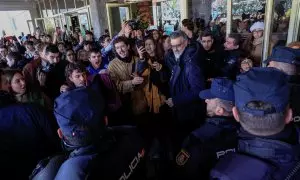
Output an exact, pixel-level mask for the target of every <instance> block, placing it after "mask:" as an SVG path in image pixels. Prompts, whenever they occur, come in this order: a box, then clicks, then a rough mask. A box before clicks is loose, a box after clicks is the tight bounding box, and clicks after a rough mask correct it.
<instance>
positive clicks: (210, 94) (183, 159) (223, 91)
mask: <svg viewBox="0 0 300 180" xmlns="http://www.w3.org/2000/svg"><path fill="white" fill-rule="evenodd" d="M200 98H202V99H205V102H206V104H207V106H206V111H207V116H208V118H207V119H206V121H205V123H204V124H203V125H202V126H201V127H200V128H199V129H197V130H195V131H193V132H192V133H191V134H190V135H189V136H188V137H187V138H186V140H185V141H184V143H183V146H182V149H181V152H180V153H178V155H177V157H176V163H177V166H178V170H179V172H180V174H179V177H180V178H179V179H185V180H197V179H201V178H204V179H208V178H209V172H210V170H211V168H213V166H214V165H215V164H216V162H217V161H218V160H219V159H220V158H221V157H222V156H223V155H225V154H226V153H227V152H235V150H236V146H237V134H236V131H237V126H238V124H237V122H236V121H235V120H234V118H233V115H232V107H233V106H234V91H233V81H231V80H228V79H225V78H216V79H214V80H213V82H212V87H211V89H207V90H203V91H201V92H200Z"/></svg>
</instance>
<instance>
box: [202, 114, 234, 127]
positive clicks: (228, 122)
mask: <svg viewBox="0 0 300 180" xmlns="http://www.w3.org/2000/svg"><path fill="white" fill-rule="evenodd" d="M206 121H207V122H208V123H210V124H214V125H216V126H220V127H222V128H225V129H232V128H237V126H238V123H237V122H236V121H235V120H234V118H233V117H227V116H214V117H211V118H207V120H206Z"/></svg>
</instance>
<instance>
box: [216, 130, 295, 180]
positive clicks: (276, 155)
mask: <svg viewBox="0 0 300 180" xmlns="http://www.w3.org/2000/svg"><path fill="white" fill-rule="evenodd" d="M299 144H300V143H299V132H298V129H296V128H295V127H294V125H288V126H286V128H285V129H284V130H283V131H282V132H280V133H278V134H276V135H273V136H269V137H257V136H254V135H251V134H249V133H247V132H246V131H245V130H243V129H242V128H241V130H240V132H239V144H238V153H231V154H229V155H227V156H225V157H224V158H223V159H222V160H221V161H219V162H218V164H217V165H216V167H215V168H214V169H213V170H212V171H211V178H213V179H224V178H225V179H228V180H235V179H243V180H254V179H255V180H256V179H259V180H260V179H264V180H271V179H272V180H281V179H285V178H286V177H287V175H288V174H289V173H291V171H292V170H293V168H295V166H296V164H297V163H298V162H299V157H300V146H299Z"/></svg>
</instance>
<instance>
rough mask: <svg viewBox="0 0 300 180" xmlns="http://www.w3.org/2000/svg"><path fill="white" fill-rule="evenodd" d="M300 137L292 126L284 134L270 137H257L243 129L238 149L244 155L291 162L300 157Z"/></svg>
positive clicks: (287, 127)
mask: <svg viewBox="0 0 300 180" xmlns="http://www.w3.org/2000/svg"><path fill="white" fill-rule="evenodd" d="M298 136H299V135H298V132H297V130H296V129H295V128H293V127H292V126H286V128H285V129H284V130H283V131H282V132H280V133H278V134H276V135H273V136H268V137H257V136H254V135H251V134H249V133H247V132H246V131H245V130H244V129H243V128H241V129H240V132H239V143H238V148H239V151H240V152H242V153H246V154H250V155H253V156H257V157H261V158H263V159H268V160H271V161H275V162H276V161H277V162H278V161H280V162H291V161H294V160H295V159H298V157H299V155H300V152H299V150H300V146H299V138H298Z"/></svg>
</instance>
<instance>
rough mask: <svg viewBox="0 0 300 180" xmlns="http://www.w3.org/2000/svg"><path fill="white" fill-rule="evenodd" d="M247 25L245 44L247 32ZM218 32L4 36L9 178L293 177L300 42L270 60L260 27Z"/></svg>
mask: <svg viewBox="0 0 300 180" xmlns="http://www.w3.org/2000/svg"><path fill="white" fill-rule="evenodd" d="M238 25H239V26H238V29H237V30H238V31H239V33H241V32H242V31H243V30H241V29H239V28H241V27H244V25H245V24H244V22H243V21H240V22H238ZM216 26H218V25H216V24H213V23H211V26H208V27H207V28H204V29H202V30H201V33H199V36H198V34H195V33H194V29H195V27H194V22H192V21H191V20H189V19H185V20H183V21H182V25H181V30H177V31H174V32H172V33H171V34H170V35H166V34H164V32H162V31H160V30H149V31H145V30H143V29H136V27H133V26H132V24H131V23H127V22H125V23H123V24H122V28H121V31H120V32H119V33H118V34H116V35H114V36H113V37H110V36H109V35H108V34H104V35H102V36H101V37H100V38H99V39H98V41H97V40H95V38H94V35H93V32H92V31H86V32H85V34H84V35H83V34H81V33H80V32H79V30H78V29H77V30H76V29H75V31H74V32H70V31H68V30H67V28H66V27H63V28H62V29H61V28H57V29H56V31H55V32H54V34H53V36H51V35H48V34H44V33H42V32H41V31H40V30H39V29H38V30H37V31H36V33H35V34H34V35H27V36H24V35H22V36H20V37H19V38H16V37H15V36H13V37H9V38H7V37H3V38H2V39H1V45H0V119H1V121H0V134H1V137H2V138H1V147H0V154H1V162H2V163H1V164H2V165H1V168H0V169H1V174H2V175H3V176H5V177H6V176H7V177H8V178H9V179H28V178H30V179H72V180H73V179H74V180H75V179H101V178H102V179H105V180H109V179H111V180H117V179H119V180H121V179H122V180H123V179H124V180H125V179H137V180H143V179H145V180H147V179H178V180H180V179H182V180H183V179H184V180H196V179H209V178H212V179H246V180H247V179H249V180H255V179H257V180H258V179H278V180H281V179H285V178H286V177H289V178H295V177H296V175H297V172H298V171H300V168H299V167H300V164H299V162H300V161H299V158H300V154H299V152H300V134H299V131H298V124H297V123H298V121H299V117H300V109H299V108H300V104H299V100H300V98H299V97H300V96H299V93H300V78H299V68H298V65H299V64H300V59H299V58H300V45H299V44H300V43H299V42H294V43H291V44H290V45H289V46H288V47H285V46H276V45H275V44H274V45H272V53H271V54H270V57H269V58H268V59H267V60H263V59H262V57H261V54H262V53H261V52H262V39H263V33H264V23H263V21H261V20H260V19H258V20H257V21H256V22H252V24H251V26H250V25H249V28H248V30H245V31H249V33H251V37H250V38H249V39H243V38H242V37H241V35H240V34H238V33H234V34H229V35H228V36H227V37H223V36H222V35H221V33H219V32H218V31H219V30H220V27H216ZM262 63H265V64H267V66H268V67H261V65H262ZM253 172H255V173H253ZM298 174H299V173H298ZM298 176H299V177H300V174H299V175H298ZM299 177H298V178H299ZM295 179H297V178H295Z"/></svg>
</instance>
